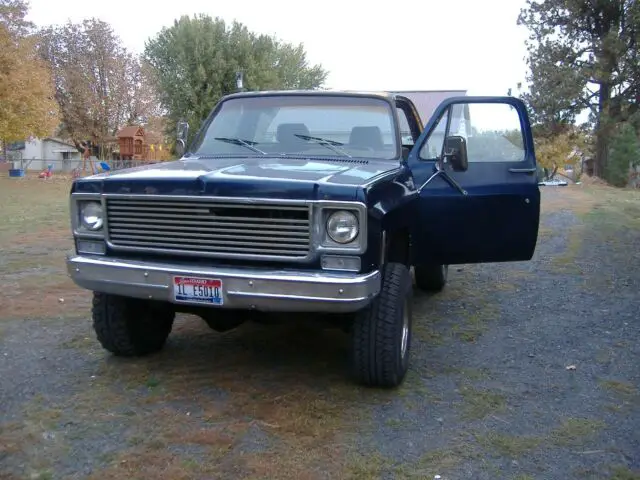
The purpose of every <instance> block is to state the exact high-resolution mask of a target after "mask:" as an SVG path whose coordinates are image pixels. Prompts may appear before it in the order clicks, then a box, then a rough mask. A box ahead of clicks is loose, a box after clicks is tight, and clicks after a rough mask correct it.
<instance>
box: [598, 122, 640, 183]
mask: <svg viewBox="0 0 640 480" xmlns="http://www.w3.org/2000/svg"><path fill="white" fill-rule="evenodd" d="M611 144H612V145H611V153H610V156H609V162H608V163H607V172H606V173H607V180H608V181H609V182H611V184H612V185H614V186H616V187H626V186H627V184H628V183H629V179H630V178H629V177H630V169H633V170H635V169H637V168H638V166H639V165H640V139H639V138H638V134H637V133H636V129H635V128H634V125H633V124H632V123H631V122H623V123H621V124H619V125H617V127H616V130H615V131H614V134H613V138H612V142H611Z"/></svg>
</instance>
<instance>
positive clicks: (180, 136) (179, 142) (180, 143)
mask: <svg viewBox="0 0 640 480" xmlns="http://www.w3.org/2000/svg"><path fill="white" fill-rule="evenodd" d="M188 136H189V123H187V122H178V128H177V132H176V153H177V154H178V156H179V157H181V156H182V155H184V152H185V151H186V149H187V138H188Z"/></svg>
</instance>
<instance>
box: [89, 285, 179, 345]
mask: <svg viewBox="0 0 640 480" xmlns="http://www.w3.org/2000/svg"><path fill="white" fill-rule="evenodd" d="M92 314H93V329H94V330H95V332H96V335H97V337H98V341H99V342H100V344H101V345H102V347H103V348H104V349H106V350H108V351H109V352H111V353H113V354H114V355H117V356H122V357H133V356H141V355H147V354H150V353H154V352H157V351H159V350H161V349H162V347H163V346H164V344H165V342H166V341H167V337H169V334H170V333H171V329H172V327H173V320H174V318H175V313H174V312H173V310H172V309H171V308H166V306H165V305H163V304H161V303H154V302H150V301H146V300H140V299H136V298H126V297H120V296H117V295H108V294H105V293H98V292H94V294H93V308H92Z"/></svg>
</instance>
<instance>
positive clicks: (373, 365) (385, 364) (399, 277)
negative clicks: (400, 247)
mask: <svg viewBox="0 0 640 480" xmlns="http://www.w3.org/2000/svg"><path fill="white" fill-rule="evenodd" d="M411 301H412V285H411V275H410V273H409V270H408V268H407V267H406V266H405V265H403V264H401V263H389V264H387V265H386V266H385V268H384V271H383V278H382V288H381V291H380V294H379V295H378V297H377V298H375V299H374V300H373V302H372V303H371V304H370V305H369V306H368V307H367V308H365V309H364V310H362V311H360V312H358V313H357V314H356V318H355V320H354V322H353V328H352V330H351V372H352V376H353V377H354V379H355V380H356V381H357V382H358V383H361V384H364V385H367V386H372V387H386V388H390V387H397V386H398V385H400V384H401V383H402V381H403V380H404V378H405V375H406V373H407V370H408V367H409V352H410V350H411V331H412V308H411Z"/></svg>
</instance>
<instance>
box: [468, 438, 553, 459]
mask: <svg viewBox="0 0 640 480" xmlns="http://www.w3.org/2000/svg"><path fill="white" fill-rule="evenodd" d="M475 438H476V441H477V442H478V444H479V445H480V446H481V447H482V448H484V449H485V450H487V451H489V452H491V453H492V454H497V455H501V456H505V457H511V458H516V457H520V456H522V455H524V454H525V453H528V452H530V451H532V450H535V449H536V448H538V447H539V446H540V444H541V443H542V439H541V438H539V437H533V436H528V435H521V436H518V435H507V434H504V433H499V432H488V433H486V434H482V435H475Z"/></svg>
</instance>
